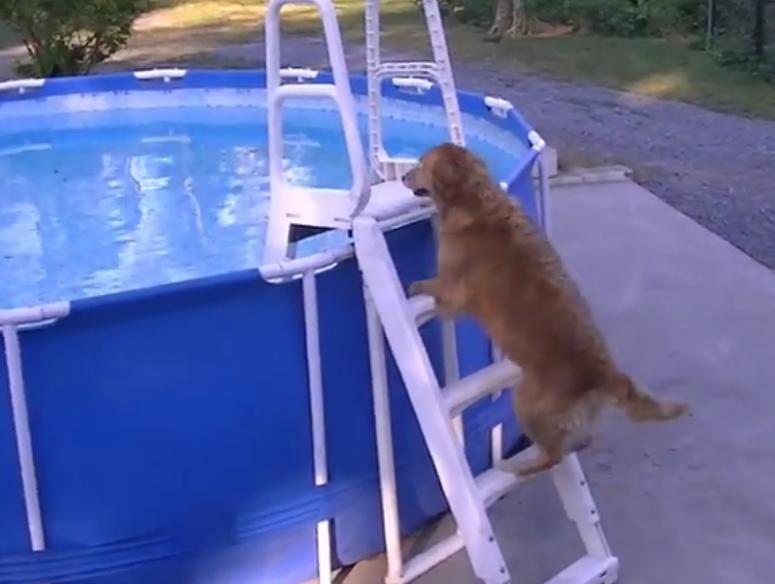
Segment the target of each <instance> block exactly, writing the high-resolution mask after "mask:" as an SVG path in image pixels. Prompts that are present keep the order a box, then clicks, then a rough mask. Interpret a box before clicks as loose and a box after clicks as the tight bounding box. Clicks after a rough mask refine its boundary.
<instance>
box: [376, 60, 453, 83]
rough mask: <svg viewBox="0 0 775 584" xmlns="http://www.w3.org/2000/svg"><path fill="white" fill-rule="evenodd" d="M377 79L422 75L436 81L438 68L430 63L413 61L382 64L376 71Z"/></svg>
mask: <svg viewBox="0 0 775 584" xmlns="http://www.w3.org/2000/svg"><path fill="white" fill-rule="evenodd" d="M376 74H377V78H380V79H382V78H385V77H391V76H393V75H412V74H414V75H423V76H425V77H431V78H433V79H437V78H438V76H439V68H438V66H437V65H436V63H434V62H432V61H415V62H405V63H399V62H394V63H382V64H380V65H379V66H378V67H377V69H376Z"/></svg>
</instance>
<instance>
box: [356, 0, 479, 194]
mask: <svg viewBox="0 0 775 584" xmlns="http://www.w3.org/2000/svg"><path fill="white" fill-rule="evenodd" d="M422 7H423V13H424V15H425V23H426V27H427V29H428V37H429V38H430V45H431V51H432V54H433V61H411V62H382V54H381V50H380V20H379V11H380V2H379V0H370V1H367V2H366V8H365V20H366V69H367V79H368V106H369V158H370V163H371V167H372V169H374V170H375V171H376V173H377V174H378V176H379V177H380V178H382V179H384V180H394V179H397V178H399V177H400V174H401V172H402V170H403V167H404V165H405V163H406V161H405V160H402V159H397V158H394V157H391V156H390V155H389V154H388V152H387V151H386V150H385V147H384V143H383V140H382V108H381V105H382V90H383V88H382V82H383V80H385V79H389V80H390V83H392V84H393V86H394V87H395V88H396V89H397V90H400V91H407V92H413V93H418V94H422V93H426V92H428V91H431V90H432V89H433V82H435V83H436V84H437V86H438V91H439V93H440V97H441V102H442V105H443V106H444V111H445V114H446V121H447V127H448V128H449V134H450V140H451V141H452V142H454V143H455V144H458V145H460V146H463V145H464V144H465V139H464V135H463V123H462V119H461V115H460V106H459V104H458V98H457V90H456V89H455V81H454V77H453V74H452V63H451V62H450V59H449V51H448V49H447V39H446V36H445V34H444V23H443V21H442V19H441V12H440V11H439V5H438V3H437V1H436V0H422Z"/></svg>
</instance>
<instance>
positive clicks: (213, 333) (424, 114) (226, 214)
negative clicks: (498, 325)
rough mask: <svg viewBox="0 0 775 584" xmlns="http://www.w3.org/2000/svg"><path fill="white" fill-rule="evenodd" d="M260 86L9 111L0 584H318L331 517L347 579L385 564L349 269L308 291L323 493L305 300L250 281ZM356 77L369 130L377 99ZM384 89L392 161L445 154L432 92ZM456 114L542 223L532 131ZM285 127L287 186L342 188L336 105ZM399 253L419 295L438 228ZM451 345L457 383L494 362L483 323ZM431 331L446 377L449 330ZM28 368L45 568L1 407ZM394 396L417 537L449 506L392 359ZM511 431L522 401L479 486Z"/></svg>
mask: <svg viewBox="0 0 775 584" xmlns="http://www.w3.org/2000/svg"><path fill="white" fill-rule="evenodd" d="M326 78H327V76H326V75H325V74H322V75H320V77H319V81H325V80H326ZM264 83H265V77H264V74H263V73H261V72H255V71H254V72H202V71H200V72H195V71H189V72H188V73H187V74H186V75H185V76H184V77H183V78H181V79H175V80H171V81H169V82H165V81H163V80H153V81H140V80H138V79H137V78H136V77H135V76H134V75H132V74H120V75H110V76H99V77H90V78H85V79H62V80H53V81H49V82H47V83H46V84H45V85H44V86H43V87H41V88H39V89H31V90H29V91H27V92H25V93H18V92H15V91H14V92H7V93H6V94H4V95H3V96H2V97H1V98H0V120H2V133H1V134H0V176H1V177H2V181H3V190H2V195H0V196H1V197H2V198H1V199H0V309H2V310H0V324H2V325H4V336H3V340H2V347H3V350H4V353H5V354H6V359H0V395H2V396H4V397H2V398H0V476H2V477H3V479H2V481H0V517H1V518H2V520H1V521H0V582H90V583H92V582H111V583H113V582H144V583H146V582H148V583H154V582H159V583H162V582H163V583H165V584H166V583H174V582H215V581H218V582H271V583H279V584H283V583H294V582H298V581H300V580H304V579H306V578H309V577H311V576H313V575H314V571H315V565H316V563H315V525H316V523H317V522H318V521H320V520H322V519H331V520H332V522H333V523H332V524H333V533H334V550H333V551H334V556H335V559H336V561H337V563H339V564H351V563H354V562H356V561H358V560H360V559H363V558H365V557H367V556H368V555H371V554H373V553H375V552H378V551H380V550H381V549H382V546H383V538H382V530H381V524H380V516H381V515H380V513H381V512H380V502H379V487H378V473H377V463H376V447H375V444H374V420H373V413H372V403H371V391H370V372H369V365H368V364H369V357H368V347H367V340H366V325H365V316H364V308H363V301H362V298H363V296H362V283H361V279H360V274H359V271H358V268H357V265H356V263H355V260H354V259H352V258H350V259H346V260H344V261H342V262H341V263H339V264H338V265H337V266H336V267H334V268H333V269H330V270H328V271H326V272H325V273H323V274H321V275H320V276H319V283H318V286H319V302H320V328H321V340H322V363H323V381H324V387H325V413H326V426H327V434H326V440H327V447H328V464H329V473H330V477H329V483H328V484H327V485H325V486H324V487H315V484H314V481H313V472H312V439H311V434H310V420H309V416H310V414H309V410H310V408H309V396H308V383H307V373H306V366H307V365H306V360H305V349H304V347H305V337H304V322H303V318H304V317H303V309H302V293H301V284H300V282H298V281H295V282H290V283H285V284H279V285H278V284H269V283H267V282H265V281H264V280H263V279H262V278H261V276H260V273H259V270H258V267H259V266H260V264H261V257H262V246H263V239H264V233H265V225H266V215H267V211H268V177H267V172H268V171H267V149H266V142H267V135H266V134H267V130H266V109H265V101H266V100H265V93H264V91H263V87H264ZM351 83H352V88H353V91H354V93H355V94H356V102H357V106H358V108H359V111H360V112H361V114H364V113H365V98H364V97H363V96H364V95H365V93H366V82H365V79H362V78H357V77H356V78H353V79H352V81H351ZM384 95H385V97H386V99H385V101H384V105H383V116H384V122H383V123H384V133H385V145H386V148H387V150H388V152H389V153H390V154H391V155H392V156H397V157H407V158H411V157H417V156H418V155H419V154H421V153H422V152H423V151H424V150H425V149H427V148H428V147H431V146H433V145H435V144H437V143H439V142H442V141H446V140H447V136H448V134H447V127H446V120H445V118H444V114H443V110H442V108H441V107H440V103H441V102H440V96H439V95H438V92H437V91H436V90H434V89H432V90H431V91H429V92H427V93H425V94H421V95H418V94H414V93H406V92H403V91H400V90H398V89H396V88H395V87H393V85H392V84H391V83H390V82H389V81H387V82H386V83H385V85H384ZM460 105H461V109H462V110H463V112H464V117H463V124H464V130H465V132H466V137H467V143H468V146H469V147H471V148H472V149H473V150H475V151H476V152H478V153H479V154H480V155H482V156H483V157H484V158H485V160H486V161H487V163H488V165H489V166H490V169H491V171H492V172H493V174H494V175H495V176H496V177H497V178H498V179H499V180H500V181H503V182H505V183H507V184H508V186H509V192H511V193H514V194H516V195H517V196H518V197H519V199H520V201H521V202H522V204H523V205H524V206H525V208H526V209H527V211H528V213H530V214H531V215H533V216H534V217H536V215H537V203H536V197H535V194H534V190H533V184H532V178H531V170H532V166H533V163H534V162H535V157H536V153H535V151H534V150H532V149H531V148H530V146H531V145H530V143H529V141H528V137H527V135H528V132H529V131H530V128H529V127H528V126H527V124H526V123H525V122H524V121H523V120H522V119H521V118H520V117H519V116H518V115H517V114H516V113H515V112H513V111H509V112H507V113H506V114H505V115H497V114H496V113H495V112H492V111H490V109H488V107H487V106H486V105H485V103H484V100H483V97H482V96H479V95H473V94H464V93H461V94H460ZM284 112H285V113H284V120H285V124H284V134H285V143H284V152H285V159H284V165H285V170H286V176H287V177H288V179H289V180H290V181H291V182H293V183H296V184H303V185H310V186H325V187H338V188H346V187H347V186H348V185H349V184H350V182H351V179H350V174H349V172H350V171H349V165H348V164H347V153H346V148H345V143H344V139H343V137H342V135H341V131H340V121H339V114H338V112H337V111H336V110H335V109H333V104H329V103H326V102H313V103H310V102H309V101H304V102H297V101H294V100H290V101H289V102H288V103H287V105H286V107H285V110H284ZM361 122H362V123H361V128H362V133H363V135H364V143H366V140H365V135H366V119H365V115H361ZM388 244H389V246H390V247H391V251H392V253H393V256H394V257H395V259H396V264H397V267H398V270H399V273H400V275H401V278H402V280H404V281H405V282H408V281H412V280H415V279H418V278H421V277H427V276H428V275H429V274H430V273H432V271H433V268H434V263H435V249H434V243H433V236H432V229H431V226H430V225H429V223H428V222H427V221H422V222H417V223H414V224H411V225H408V226H403V227H400V228H397V229H395V230H393V231H391V232H390V233H389V234H388ZM347 245H349V238H348V234H347V233H342V232H328V233H324V234H321V235H317V236H315V237H311V238H308V239H305V240H303V241H302V242H301V243H300V249H299V252H300V253H301V254H309V253H312V252H315V251H320V250H324V249H335V248H341V247H345V246H347ZM42 305H46V306H47V308H46V309H45V310H25V309H28V308H35V307H39V306H42ZM52 317H53V318H52ZM16 325H19V326H18V334H17V326H16ZM458 331H459V337H460V338H459V353H460V355H459V356H460V360H461V370H462V372H463V373H465V372H467V371H471V370H474V369H477V368H479V367H481V366H482V365H483V364H485V363H488V362H489V360H490V347H489V343H488V341H487V339H486V338H485V337H484V336H483V335H482V334H481V332H480V331H479V329H478V328H477V327H476V326H475V325H474V324H473V323H472V322H468V321H462V322H461V323H460V324H459V325H458ZM422 332H423V336H424V339H425V341H426V343H427V345H428V347H429V350H430V353H431V356H432V359H433V360H434V365H435V366H436V367H439V366H440V362H441V346H440V338H439V330H438V325H436V324H434V323H431V324H428V325H426V326H425V327H424V328H423V331H422ZM17 339H18V340H19V342H18V346H17V342H16V340H17ZM19 348H20V355H21V363H22V372H23V381H24V390H25V392H26V405H27V412H28V417H29V437H30V440H31V448H32V453H33V454H34V464H35V477H36V479H37V488H38V499H39V507H40V522H39V524H40V526H42V533H39V534H38V538H37V542H38V543H37V544H35V545H34V547H36V548H45V549H43V550H42V551H35V552H33V551H31V539H32V540H33V541H35V539H36V538H35V536H34V535H33V536H32V537H31V528H30V523H35V521H34V519H35V518H34V517H31V516H30V500H29V498H28V500H27V504H26V505H25V489H24V484H25V483H24V481H23V480H22V476H21V473H20V463H19V456H20V455H19V453H18V451H17V446H18V444H17V443H18V440H17V436H18V430H19V426H20V419H19V417H18V416H19V411H20V409H19V403H18V396H17V398H16V399H17V402H15V404H14V405H15V408H14V407H12V400H11V398H9V395H10V390H9V388H10V386H11V385H12V381H13V380H14V379H15V382H16V387H17V388H18V387H19V383H18V382H19V380H20V378H19V377H16V378H14V375H15V372H14V370H13V369H12V367H10V366H9V365H8V364H9V363H11V362H13V360H14V359H15V356H17V349H19ZM389 376H390V386H391V407H392V411H393V426H394V440H395V457H396V466H397V474H398V481H399V505H400V511H401V526H402V530H403V532H405V533H409V532H411V531H413V530H414V529H416V528H417V527H418V526H419V525H421V524H423V523H425V522H427V521H428V520H429V519H431V518H433V517H435V516H437V515H438V514H440V513H442V512H444V510H445V508H446V503H445V501H444V497H443V495H442V493H441V490H440V488H439V486H438V482H437V479H436V477H435V473H434V471H433V467H432V464H431V462H430V459H429V456H428V453H427V450H426V449H425V447H424V445H423V442H422V439H421V436H420V433H419V429H418V427H417V424H416V421H415V418H414V414H413V412H412V409H411V406H410V404H409V402H408V399H407V397H406V395H405V392H404V390H403V387H402V384H401V382H400V379H399V376H398V373H397V371H396V370H395V368H394V366H393V364H392V363H391V364H390V371H389ZM14 412H16V415H17V418H16V422H17V424H16V426H14ZM21 421H22V422H23V420H21ZM498 424H504V442H505V444H504V446H505V449H506V450H509V449H514V448H515V446H516V445H517V443H518V437H519V436H518V434H519V432H518V429H517V427H516V424H515V422H514V420H513V417H512V413H511V407H510V404H509V398H508V397H507V396H502V397H501V398H498V399H497V400H495V401H490V400H489V399H488V400H486V401H484V402H483V403H481V404H479V405H478V406H476V407H473V408H471V409H470V410H468V411H467V412H466V414H465V433H466V449H467V454H468V456H469V460H470V462H471V464H472V466H473V467H474V469H475V470H477V469H478V470H482V469H484V468H486V467H487V465H488V461H489V451H490V429H491V428H492V427H493V426H496V425H498ZM15 430H16V432H15ZM22 438H23V440H22V441H24V436H22ZM29 479H30V477H27V484H29ZM27 494H28V497H29V489H28V490H27ZM33 515H34V514H33ZM32 530H33V531H34V527H33V528H32ZM41 542H42V543H43V545H41Z"/></svg>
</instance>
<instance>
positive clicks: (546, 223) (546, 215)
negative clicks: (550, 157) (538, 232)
mask: <svg viewBox="0 0 775 584" xmlns="http://www.w3.org/2000/svg"><path fill="white" fill-rule="evenodd" d="M538 179H539V187H538V188H539V191H540V195H539V199H540V201H541V221H542V223H543V228H544V231H545V232H546V234H547V236H549V235H551V232H552V213H551V209H550V205H551V202H550V201H549V173H548V171H547V170H546V150H543V151H542V152H541V154H539V155H538Z"/></svg>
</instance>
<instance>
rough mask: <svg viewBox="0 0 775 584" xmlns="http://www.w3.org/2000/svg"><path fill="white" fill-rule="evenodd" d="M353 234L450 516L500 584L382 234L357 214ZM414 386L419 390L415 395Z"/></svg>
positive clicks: (492, 544)
mask: <svg viewBox="0 0 775 584" xmlns="http://www.w3.org/2000/svg"><path fill="white" fill-rule="evenodd" d="M353 235H354V238H355V250H356V256H357V257H358V263H359V267H360V269H361V271H362V272H363V274H364V279H365V282H366V285H367V286H368V285H369V282H372V283H376V282H380V283H381V285H380V286H378V287H374V286H369V292H370V294H371V295H372V298H373V299H374V303H375V306H376V308H377V310H378V311H379V313H380V314H390V315H391V318H390V319H384V318H383V319H382V326H383V327H384V330H385V335H386V336H387V338H388V341H389V343H390V346H391V348H392V350H393V355H394V357H395V360H396V364H397V365H398V368H399V371H400V372H401V375H402V377H403V379H404V382H405V384H406V386H407V390H408V394H409V398H410V401H411V402H412V406H413V408H414V411H415V414H416V415H417V419H418V421H419V423H420V427H421V428H422V430H423V434H424V435H425V439H426V442H427V443H428V446H429V448H430V449H431V452H432V453H434V456H433V462H434V465H435V466H436V472H437V475H438V477H439V481H440V482H441V485H442V488H443V489H444V492H445V494H446V496H447V500H448V502H449V505H450V508H451V509H452V512H453V514H454V515H455V517H457V518H459V519H463V520H461V521H459V524H458V528H459V530H460V533H461V536H462V537H463V540H464V541H465V544H466V548H467V549H468V550H469V553H470V557H471V562H472V564H473V567H474V572H475V573H476V574H477V576H478V577H479V578H481V579H483V580H484V581H485V582H487V583H488V584H506V583H507V582H508V581H509V576H508V570H507V569H506V565H505V562H504V560H503V556H502V555H501V551H500V548H499V546H498V543H497V541H496V539H495V535H494V534H493V531H492V526H491V525H490V520H489V517H488V516H487V513H486V510H485V507H484V503H483V501H482V500H481V499H480V497H479V496H478V491H477V487H476V483H475V482H474V479H473V476H472V475H471V471H470V469H469V468H468V462H467V461H466V459H465V455H464V454H463V451H462V449H461V448H460V445H459V443H458V441H457V439H456V435H455V431H454V428H453V425H452V422H451V420H450V418H449V415H448V412H447V411H446V410H445V408H444V406H443V404H442V397H441V388H440V387H439V384H438V380H437V379H436V375H435V373H434V371H433V366H432V364H431V362H430V360H429V358H428V355H427V353H426V352H425V351H422V352H417V351H414V350H413V348H414V347H418V346H422V339H421V337H420V333H419V331H418V329H417V327H416V325H415V322H414V317H413V314H412V312H411V311H410V308H409V304H408V303H407V302H402V301H401V298H400V297H399V296H397V295H395V294H394V292H393V291H394V290H396V289H398V290H400V289H401V283H400V281H399V280H398V274H397V273H396V271H395V267H394V266H393V265H392V264H391V265H388V263H387V262H386V261H385V259H386V258H387V259H389V257H390V255H389V252H388V249H387V244H386V242H385V239H384V234H383V232H382V230H381V228H380V227H379V225H378V224H377V222H376V221H375V220H374V219H373V218H371V217H368V216H360V217H357V218H356V219H355V220H354V221H353ZM400 347H404V349H403V350H401V349H400ZM418 388H423V390H422V391H417V389H418Z"/></svg>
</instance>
